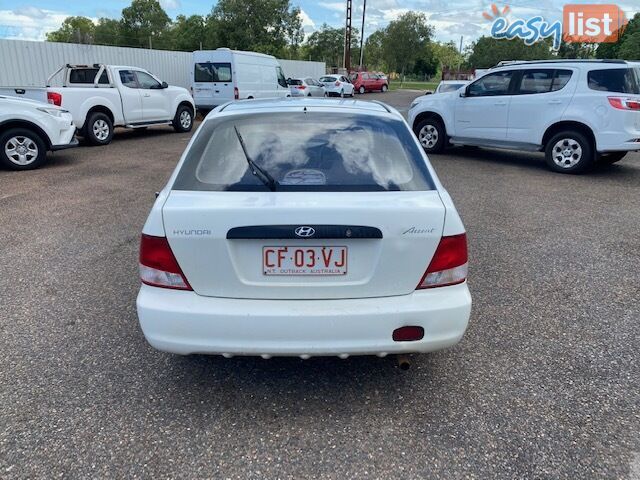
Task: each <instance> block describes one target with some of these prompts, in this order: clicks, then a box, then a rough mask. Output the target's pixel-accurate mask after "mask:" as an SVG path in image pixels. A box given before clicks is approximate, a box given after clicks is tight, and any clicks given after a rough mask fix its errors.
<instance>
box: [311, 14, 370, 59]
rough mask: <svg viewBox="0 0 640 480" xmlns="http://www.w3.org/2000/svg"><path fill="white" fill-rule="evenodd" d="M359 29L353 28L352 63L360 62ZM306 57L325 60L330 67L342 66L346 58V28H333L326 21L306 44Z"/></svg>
mask: <svg viewBox="0 0 640 480" xmlns="http://www.w3.org/2000/svg"><path fill="white" fill-rule="evenodd" d="M358 34H359V32H358V29H357V28H352V29H351V64H352V65H358V63H360V48H359V47H358ZM305 48H306V55H305V59H308V60H315V61H318V62H325V63H326V64H327V65H328V66H330V67H341V66H342V63H343V60H344V28H333V27H330V26H329V25H327V24H326V23H325V24H323V25H322V27H320V30H316V31H315V32H313V33H312V34H311V35H310V36H309V38H308V39H307V43H306V45H305Z"/></svg>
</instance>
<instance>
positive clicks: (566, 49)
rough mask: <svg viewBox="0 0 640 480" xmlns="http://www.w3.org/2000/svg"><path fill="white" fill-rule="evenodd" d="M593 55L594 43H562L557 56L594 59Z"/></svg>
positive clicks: (594, 51)
mask: <svg viewBox="0 0 640 480" xmlns="http://www.w3.org/2000/svg"><path fill="white" fill-rule="evenodd" d="M595 53H596V44H595V43H567V42H564V41H563V42H562V43H561V44H560V49H559V50H558V53H557V55H558V57H559V58H594V57H595Z"/></svg>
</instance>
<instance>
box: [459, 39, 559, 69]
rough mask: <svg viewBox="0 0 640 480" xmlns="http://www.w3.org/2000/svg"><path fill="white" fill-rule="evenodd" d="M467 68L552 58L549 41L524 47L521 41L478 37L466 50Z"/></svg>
mask: <svg viewBox="0 0 640 480" xmlns="http://www.w3.org/2000/svg"><path fill="white" fill-rule="evenodd" d="M467 53H468V55H469V57H468V59H467V66H469V67H471V68H489V67H493V66H494V65H496V64H497V63H498V62H501V61H504V60H545V59H549V58H552V57H553V53H552V51H551V45H550V42H549V39H547V40H546V41H542V42H538V43H535V44H533V45H531V46H528V45H525V43H524V41H523V40H520V39H514V40H506V39H496V38H492V37H480V38H479V39H478V40H477V41H475V42H474V43H472V44H471V45H470V46H469V47H468V48H467Z"/></svg>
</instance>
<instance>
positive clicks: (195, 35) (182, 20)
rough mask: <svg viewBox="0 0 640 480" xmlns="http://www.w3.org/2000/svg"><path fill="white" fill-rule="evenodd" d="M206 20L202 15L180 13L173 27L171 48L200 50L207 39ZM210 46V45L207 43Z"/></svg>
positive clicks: (190, 50)
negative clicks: (187, 15)
mask: <svg viewBox="0 0 640 480" xmlns="http://www.w3.org/2000/svg"><path fill="white" fill-rule="evenodd" d="M205 31H206V26H205V20H204V17H202V15H191V16H190V17H185V16H184V15H178V16H177V17H176V21H175V22H174V23H173V25H172V27H171V49H172V50H182V51H187V52H192V51H194V50H199V49H200V45H201V44H203V45H202V46H203V47H204V46H205V44H206V41H205ZM206 47H207V48H208V47H209V45H206Z"/></svg>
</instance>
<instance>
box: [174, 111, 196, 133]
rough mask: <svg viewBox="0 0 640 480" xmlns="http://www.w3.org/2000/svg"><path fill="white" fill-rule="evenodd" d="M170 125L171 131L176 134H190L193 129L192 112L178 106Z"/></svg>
mask: <svg viewBox="0 0 640 480" xmlns="http://www.w3.org/2000/svg"><path fill="white" fill-rule="evenodd" d="M172 124H173V129H174V130H175V131H176V132H178V133H185V132H190V131H191V129H192V128H193V110H191V108H190V107H187V106H186V105H180V106H178V110H176V115H175V117H173V122H172Z"/></svg>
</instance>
